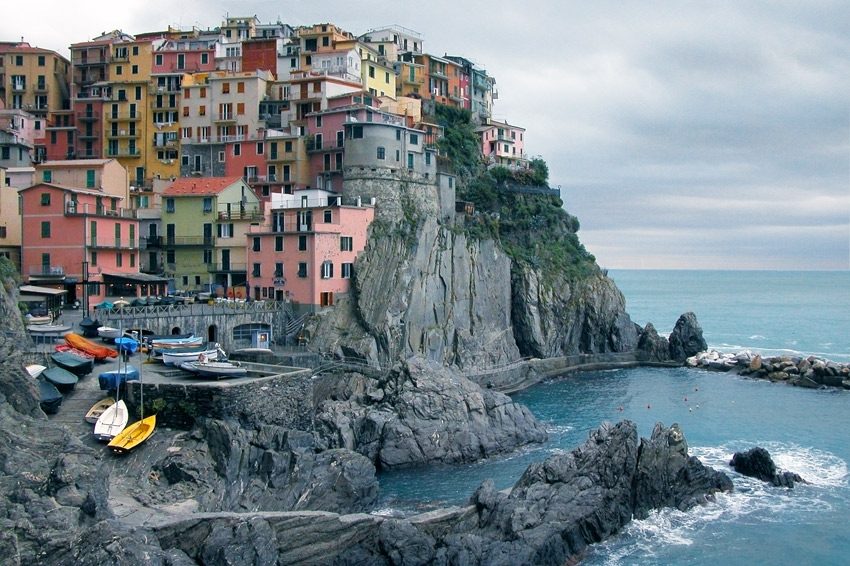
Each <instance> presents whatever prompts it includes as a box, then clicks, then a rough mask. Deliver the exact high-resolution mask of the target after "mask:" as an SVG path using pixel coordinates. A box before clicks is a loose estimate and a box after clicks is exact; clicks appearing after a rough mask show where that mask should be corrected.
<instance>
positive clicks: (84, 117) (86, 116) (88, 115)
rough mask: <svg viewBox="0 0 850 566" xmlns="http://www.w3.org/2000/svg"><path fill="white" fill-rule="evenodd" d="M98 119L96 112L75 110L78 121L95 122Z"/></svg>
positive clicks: (98, 115)
mask: <svg viewBox="0 0 850 566" xmlns="http://www.w3.org/2000/svg"><path fill="white" fill-rule="evenodd" d="M98 120H100V113H98V112H89V111H85V112H77V121H78V122H97V121H98Z"/></svg>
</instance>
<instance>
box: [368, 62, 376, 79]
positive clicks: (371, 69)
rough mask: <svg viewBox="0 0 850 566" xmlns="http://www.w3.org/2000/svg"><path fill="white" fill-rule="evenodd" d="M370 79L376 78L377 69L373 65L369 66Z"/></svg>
mask: <svg viewBox="0 0 850 566" xmlns="http://www.w3.org/2000/svg"><path fill="white" fill-rule="evenodd" d="M369 78H370V79H374V78H375V67H373V66H372V65H369Z"/></svg>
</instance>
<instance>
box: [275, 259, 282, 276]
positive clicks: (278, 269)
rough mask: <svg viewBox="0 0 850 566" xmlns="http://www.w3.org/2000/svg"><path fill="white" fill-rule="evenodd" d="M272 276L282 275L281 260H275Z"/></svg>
mask: <svg viewBox="0 0 850 566" xmlns="http://www.w3.org/2000/svg"><path fill="white" fill-rule="evenodd" d="M274 276H275V277H283V262H277V263H275V264H274Z"/></svg>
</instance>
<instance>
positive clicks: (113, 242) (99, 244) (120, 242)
mask: <svg viewBox="0 0 850 566" xmlns="http://www.w3.org/2000/svg"><path fill="white" fill-rule="evenodd" d="M89 247H90V248H100V249H103V248H109V249H113V248H114V249H124V250H137V249H139V246H138V243H137V241H136V240H129V239H127V240H125V239H122V238H115V237H112V238H107V237H100V238H97V237H96V238H89Z"/></svg>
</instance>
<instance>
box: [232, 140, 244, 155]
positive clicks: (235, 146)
mask: <svg viewBox="0 0 850 566" xmlns="http://www.w3.org/2000/svg"><path fill="white" fill-rule="evenodd" d="M233 155H242V144H241V143H235V144H233Z"/></svg>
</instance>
